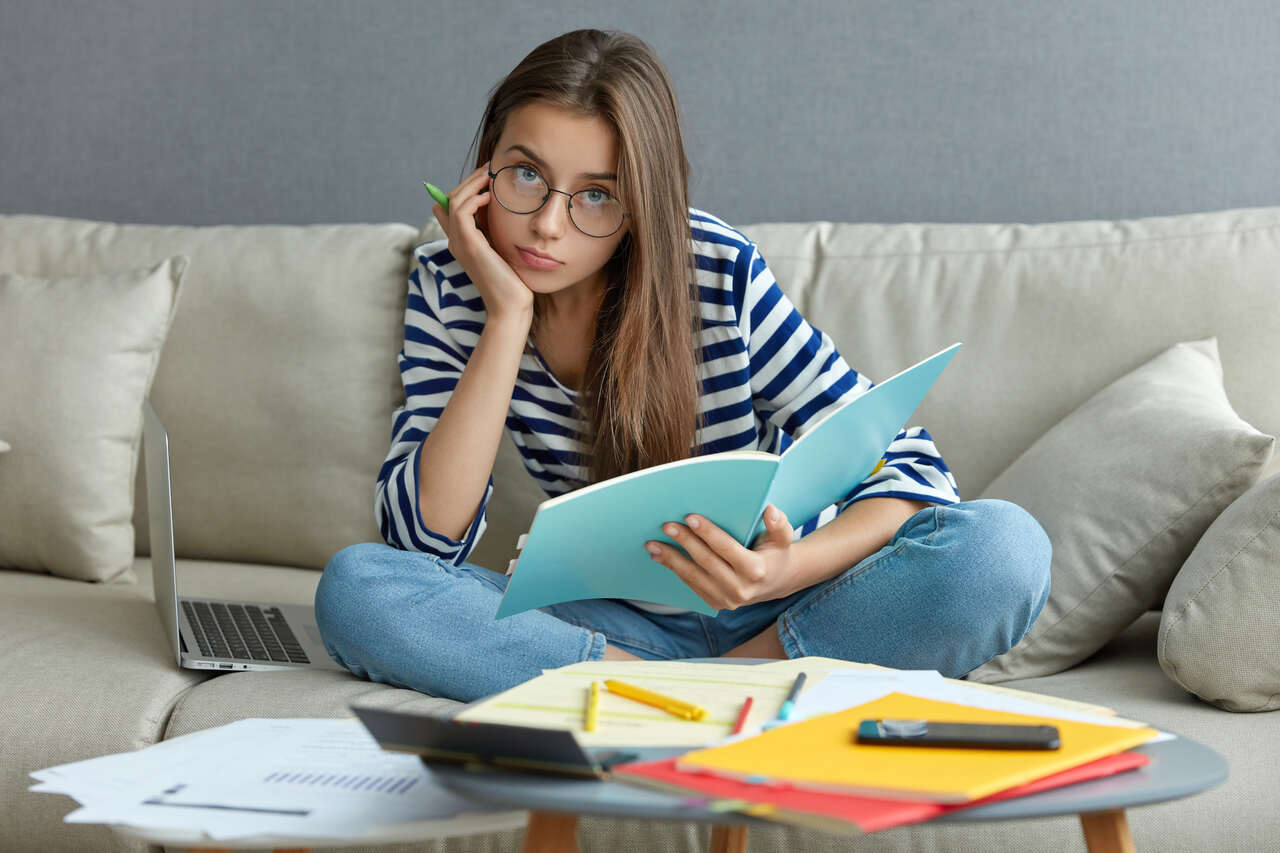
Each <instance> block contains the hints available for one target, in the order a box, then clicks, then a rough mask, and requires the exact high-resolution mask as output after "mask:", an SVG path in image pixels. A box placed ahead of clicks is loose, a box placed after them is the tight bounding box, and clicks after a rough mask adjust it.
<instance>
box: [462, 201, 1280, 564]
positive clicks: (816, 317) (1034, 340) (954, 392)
mask: <svg viewBox="0 0 1280 853" xmlns="http://www.w3.org/2000/svg"><path fill="white" fill-rule="evenodd" d="M742 230H743V231H744V232H745V233H746V234H747V235H748V236H749V237H751V238H752V239H753V240H755V241H756V242H757V243H758V244H759V246H760V250H761V253H762V254H763V256H764V258H765V260H766V261H767V262H768V263H769V265H770V267H771V268H772V269H773V272H774V275H775V276H776V277H777V279H778V281H779V283H780V284H781V286H782V287H783V289H784V290H785V291H786V292H787V293H788V295H790V296H791V298H792V299H793V301H795V303H796V304H797V306H798V307H799V308H800V310H801V312H802V313H803V314H804V315H805V317H807V318H808V319H809V320H810V322H812V323H813V324H814V325H816V326H817V327H818V328H820V329H822V330H823V331H825V332H827V333H829V334H830V335H831V336H832V337H833V338H834V339H835V342H836V345H837V347H838V348H839V350H840V352H841V354H842V355H844V356H845V358H846V360H847V361H848V362H849V363H850V364H851V365H852V366H853V367H854V368H855V369H857V370H860V371H862V372H864V373H866V374H867V375H869V376H870V377H871V378H872V379H873V380H875V381H881V380H883V379H886V378H888V377H889V376H891V375H892V374H894V373H896V372H898V371H899V370H901V369H903V368H905V367H907V366H909V365H911V364H913V363H915V362H916V361H918V360H919V359H921V358H924V357H925V356H927V355H930V354H932V353H934V352H936V351H937V350H939V349H942V348H943V347H944V346H946V345H947V344H950V343H952V342H953V341H962V342H963V343H964V348H963V349H962V350H961V351H960V353H959V354H958V355H957V356H956V358H955V360H954V361H953V362H952V363H951V366H950V367H948V368H947V371H946V372H945V373H944V374H943V376H942V378H941V379H940V380H939V382H938V384H937V385H936V386H935V387H934V388H933V390H931V391H930V393H929V396H928V397H927V398H926V399H925V402H924V404H923V405H922V406H921V408H920V409H919V411H918V412H917V413H916V416H915V417H913V418H912V419H911V423H913V424H920V425H923V426H924V427H926V428H927V429H928V430H929V431H930V432H931V433H932V434H933V436H934V438H935V440H936V442H937V445H938V448H939V449H940V450H941V452H942V455H943V457H944V458H945V459H946V460H947V463H948V464H949V465H950V467H951V468H952V470H953V471H954V472H955V476H956V480H957V482H958V483H959V486H960V494H961V497H963V498H974V497H977V496H978V494H979V493H981V492H982V490H983V489H984V488H985V487H986V485H987V484H988V483H990V482H991V481H992V480H993V479H994V478H995V477H996V475H997V474H999V473H1000V472H1001V471H1003V470H1004V468H1005V467H1006V466H1008V465H1009V464H1010V463H1011V462H1012V461H1013V460H1014V459H1015V458H1017V456H1018V455H1019V454H1020V453H1021V452H1022V451H1023V450H1025V449H1026V448H1027V447H1028V446H1030V445H1031V444H1032V442H1034V441H1035V440H1036V439H1037V438H1038V437H1039V436H1040V435H1041V434H1042V433H1044V432H1045V431H1046V430H1047V429H1048V428H1049V427H1051V426H1052V425H1054V424H1055V423H1057V422H1058V421H1059V420H1060V419H1061V418H1062V417H1063V416H1065V415H1066V414H1068V413H1069V412H1071V411H1072V410H1073V409H1074V408H1075V407H1076V406H1078V405H1079V404H1080V403H1082V402H1083V401H1085V400H1086V399H1088V398H1089V397H1090V396H1092V395H1093V394H1094V393H1095V392H1096V391H1098V390H1099V389H1101V388H1103V387H1104V386H1106V385H1107V384H1109V383H1110V382H1111V381H1112V380H1114V379H1117V378H1119V377H1120V376H1123V375H1124V374H1125V373H1127V372H1129V371H1130V370H1132V369H1133V368H1135V367H1138V366H1139V365H1141V364H1143V363H1145V362H1146V361H1147V360H1149V359H1151V358H1152V357H1154V356H1155V355H1157V354H1159V353H1160V352H1162V351H1163V350H1164V349H1166V348H1167V347H1169V346H1170V345H1172V344H1174V343H1176V342H1178V341H1185V340H1196V339H1201V338H1206V337H1209V336H1217V338H1218V346H1219V349H1220V352H1221V356H1222V363H1223V372H1224V381H1225V385H1226V390H1227V395H1228V397H1229V399H1230V400H1231V402H1232V404H1233V405H1234V406H1235V408H1236V411H1237V412H1238V413H1239V414H1240V416H1241V417H1243V418H1244V419H1245V420H1247V421H1249V422H1250V423H1251V424H1253V425H1254V426H1255V427H1257V428H1258V429H1260V430H1262V431H1263V432H1266V433H1269V434H1271V435H1280V391H1278V390H1277V379H1276V376H1277V373H1280V208H1259V209H1251V210H1234V211H1223V212H1217V213H1206V214H1194V215H1185V216H1174V217H1163V218H1153V219H1140V220H1130V221H1118V222H1107V221H1091V222H1065V223H1054V224H1046V225H949V224H896V225H865V224H832V223H787V224H760V225H748V226H744V227H742ZM1080 452H1081V453H1082V454H1084V453H1088V452H1089V448H1087V447H1082V448H1080ZM1278 463H1280V460H1277V461H1273V463H1272V470H1275V469H1276V468H1277V467H1280V464H1278ZM1170 464H1177V460H1170ZM519 471H520V461H519V458H518V457H517V456H516V455H515V452H514V450H513V448H512V447H511V445H510V442H504V445H503V449H502V452H501V453H500V455H499V460H498V466H497V470H496V471H495V479H496V481H497V482H499V483H502V484H503V486H505V488H504V487H503V486H498V487H497V488H496V489H495V495H494V498H493V500H492V501H491V502H490V504H489V507H490V509H489V513H490V514H489V519H490V520H489V529H488V531H487V532H486V533H485V538H484V540H483V541H482V542H481V543H480V546H479V547H478V548H477V549H476V551H474V552H473V557H472V559H473V560H474V561H475V562H479V563H481V564H482V565H487V566H490V567H491V568H505V566H506V562H507V560H509V559H510V558H511V557H512V556H514V553H513V547H512V543H514V542H515V537H516V536H517V535H518V534H519V533H521V532H523V531H524V530H525V528H526V527H527V524H528V519H529V517H530V516H531V514H532V507H533V506H534V505H535V504H536V502H537V500H538V499H539V498H540V496H541V495H540V491H539V490H538V488H537V487H536V486H534V485H533V484H532V481H531V478H529V477H527V476H525V477H521V476H519Z"/></svg>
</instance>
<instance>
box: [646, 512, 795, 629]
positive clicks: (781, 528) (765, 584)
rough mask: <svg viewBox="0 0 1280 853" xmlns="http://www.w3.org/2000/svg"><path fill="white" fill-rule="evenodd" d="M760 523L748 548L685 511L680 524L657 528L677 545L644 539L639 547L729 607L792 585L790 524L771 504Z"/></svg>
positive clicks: (778, 594) (779, 594) (785, 591)
mask: <svg viewBox="0 0 1280 853" xmlns="http://www.w3.org/2000/svg"><path fill="white" fill-rule="evenodd" d="M764 526H765V528H764V532H763V533H761V534H760V535H759V536H758V537H756V540H755V542H753V543H752V545H751V547H750V548H749V549H748V548H744V547H743V546H742V545H740V544H738V541H737V540H736V539H734V538H733V537H732V536H730V535H729V534H728V533H726V532H724V531H723V530H721V529H720V528H719V527H717V526H716V525H714V524H712V523H711V522H710V521H708V520H707V519H706V518H705V517H704V516H701V515H687V516H685V519H684V523H683V524H680V523H677V522H674V521H672V522H668V523H666V524H664V525H663V526H662V532H663V533H665V534H667V535H668V536H670V537H671V538H672V539H674V540H675V541H676V542H677V543H679V545H680V548H673V547H672V546H670V545H668V544H666V543H664V542H659V541H657V540H650V541H649V542H646V543H645V549H646V550H648V551H649V556H650V558H651V559H652V560H654V562H657V563H661V564H662V565H664V566H666V567H667V568H668V569H670V570H671V571H673V572H675V573H676V575H678V576H679V578H680V580H682V581H684V582H685V583H686V584H687V585H688V586H689V588H690V589H692V590H693V591H694V592H696V593H697V594H698V596H699V597H700V598H701V599H702V600H703V601H705V602H706V603H707V604H709V605H711V606H712V607H714V608H716V609H717V610H734V609H736V608H739V607H743V606H745V605H748V604H755V603H756V602H759V601H770V600H772V599H775V598H783V597H785V596H787V595H790V594H791V593H793V592H795V591H796V590H794V589H792V588H791V584H790V583H789V579H790V578H791V577H792V575H793V574H794V573H793V572H792V571H791V560H792V559H793V557H794V549H793V547H792V546H793V544H794V540H795V529H794V528H793V527H792V526H791V522H790V521H789V520H788V519H787V517H786V515H784V514H783V513H782V511H781V510H779V509H778V508H777V507H775V506H774V505H773V504H770V505H769V506H768V507H766V508H765V511H764ZM681 549H683V553H682V552H681Z"/></svg>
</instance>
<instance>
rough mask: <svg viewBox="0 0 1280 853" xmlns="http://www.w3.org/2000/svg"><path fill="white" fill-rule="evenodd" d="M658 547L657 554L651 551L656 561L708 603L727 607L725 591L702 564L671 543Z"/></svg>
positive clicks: (718, 607) (721, 607)
mask: <svg viewBox="0 0 1280 853" xmlns="http://www.w3.org/2000/svg"><path fill="white" fill-rule="evenodd" d="M650 545H651V546H653V545H658V543H650ZM658 547H659V552H658V553H657V554H654V553H653V551H650V552H649V553H650V554H651V555H652V557H653V560H654V561H655V562H657V563H660V564H662V565H663V566H666V567H667V568H668V569H670V570H671V571H672V572H673V573H674V574H675V576H676V577H678V578H680V580H682V581H684V583H685V586H687V587H689V589H691V590H693V591H694V592H695V593H696V594H697V596H698V597H699V598H701V599H702V600H703V601H705V602H706V603H707V604H709V605H711V606H712V607H714V608H715V609H716V610H724V609H725V607H726V601H725V597H724V593H723V592H722V591H721V590H720V588H719V586H718V585H717V584H716V583H715V582H714V581H712V580H711V576H710V575H708V574H707V573H706V572H705V571H703V569H702V567H701V566H699V565H697V564H696V563H694V562H693V561H692V560H690V559H689V558H688V557H686V556H685V555H684V554H681V553H680V552H679V551H677V550H676V549H675V548H672V547H670V546H669V545H658Z"/></svg>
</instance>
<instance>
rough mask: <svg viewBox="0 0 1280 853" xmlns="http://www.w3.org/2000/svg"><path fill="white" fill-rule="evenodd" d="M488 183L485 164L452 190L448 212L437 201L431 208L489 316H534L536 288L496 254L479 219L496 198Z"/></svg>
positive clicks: (487, 169)
mask: <svg viewBox="0 0 1280 853" xmlns="http://www.w3.org/2000/svg"><path fill="white" fill-rule="evenodd" d="M489 182H490V180H489V164H488V163H485V164H484V165H483V166H481V167H480V168H479V169H476V170H475V171H474V172H472V173H471V174H470V175H468V176H467V177H466V179H465V180H464V181H463V182H462V183H460V184H458V185H457V186H456V187H454V188H453V191H452V192H450V193H449V211H448V212H447V213H446V212H445V210H444V208H443V207H441V206H440V205H438V204H437V205H435V206H433V207H432V208H431V210H432V212H433V213H435V215H436V221H437V222H439V223H440V227H442V228H443V229H444V233H445V236H447V237H448V238H449V252H450V253H451V254H452V255H453V256H454V257H455V258H457V260H458V263H460V264H461V265H462V268H463V269H464V270H466V273H467V276H468V277H469V278H470V279H471V281H472V282H473V283H474V284H475V286H476V289H477V290H479V291H480V298H481V299H483V300H484V309H485V313H486V314H487V315H488V316H489V318H491V319H496V318H498V317H500V316H502V315H504V314H508V313H510V314H517V315H520V314H523V315H528V316H529V317H532V312H533V291H532V290H530V289H529V287H528V286H527V285H526V284H525V283H524V281H523V280H522V279H521V278H520V276H518V275H516V272H515V270H513V269H512V268H511V265H510V264H508V263H507V262H506V261H505V260H504V259H503V258H502V256H501V255H499V254H498V253H497V251H496V250H495V249H494V248H493V245H492V244H491V243H490V242H489V238H488V236H486V235H485V233H484V231H482V230H481V227H480V225H479V224H477V222H476V219H477V215H478V216H479V218H480V220H481V222H483V221H484V219H485V213H486V209H487V206H488V204H489V200H490V199H492V198H493V193H492V192H489V191H488V190H489Z"/></svg>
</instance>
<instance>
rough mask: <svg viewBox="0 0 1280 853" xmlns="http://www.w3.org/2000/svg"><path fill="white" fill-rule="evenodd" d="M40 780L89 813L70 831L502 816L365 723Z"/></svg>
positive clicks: (236, 727)
mask: <svg viewBox="0 0 1280 853" xmlns="http://www.w3.org/2000/svg"><path fill="white" fill-rule="evenodd" d="M31 775H32V776H33V777H34V778H36V779H37V780H39V782H40V784H37V785H34V786H32V787H31V790H33V791H39V792H49V793H61V794H67V795H69V796H72V797H74V798H75V799H76V800H77V801H79V802H80V803H81V805H82V806H83V807H82V808H80V809H77V810H76V811H73V812H72V813H71V814H69V815H67V816H66V818H65V820H66V821H67V822H68V823H112V824H128V825H131V826H138V827H150V828H186V829H196V830H199V831H202V832H203V833H205V834H206V835H207V836H208V837H210V838H212V839H216V840H227V839H234V838H243V837H248V836H254V835H284V836H293V837H312V838H320V837H338V838H359V837H363V836H365V835H367V834H368V833H370V832H371V831H372V830H375V829H376V828H378V827H385V826H388V825H396V824H408V823H417V822H422V821H434V820H443V819H447V818H450V817H453V816H455V815H459V814H464V813H477V812H480V813H491V812H497V811H498V810H497V809H494V808H492V807H489V806H484V805H481V804H478V803H474V802H472V801H469V800H465V799H462V798H460V797H458V796H456V795H454V794H452V793H450V792H449V791H448V790H446V789H444V788H443V787H441V786H439V785H438V784H437V783H435V781H434V780H433V777H432V776H431V774H430V772H429V771H428V770H427V768H426V767H425V766H424V765H423V764H422V762H421V761H420V760H419V759H418V757H417V756H414V755H409V754H405V753H398V752H390V751H386V750H383V749H382V748H381V747H379V746H378V744H377V741H375V740H374V739H373V737H372V736H370V735H369V733H368V732H367V731H366V730H365V728H364V726H363V725H361V724H360V722H359V721H358V720H356V719H354V718H349V719H345V720H332V719H310V718H305V719H248V720H240V721H238V722H235V723H231V724H228V725H226V726H221V727H219V728H216V729H209V730H206V731H203V732H197V733H194V734H191V735H187V736H184V737H181V738H175V739H173V740H169V741H164V742H162V743H160V744H156V745H154V746H151V747H148V748H146V749H142V750H137V751H135V752H128V753H120V754H117V755H109V756H103V757H100V758H94V759H88V760H86V761H78V762H73V763H70V764H64V765H59V766H57V767H51V768H46V769H44V770H39V771H36V772H34V773H32V774H31ZM505 823H506V824H512V823H518V820H513V821H505Z"/></svg>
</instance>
